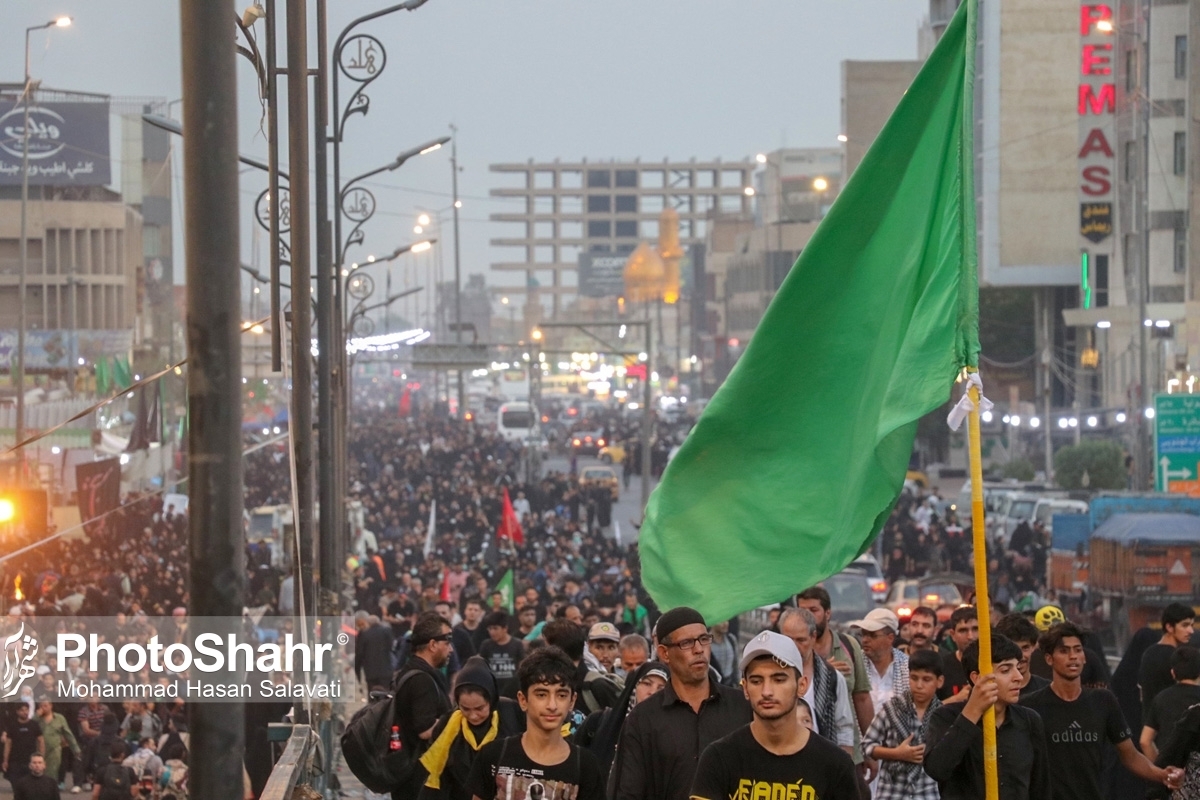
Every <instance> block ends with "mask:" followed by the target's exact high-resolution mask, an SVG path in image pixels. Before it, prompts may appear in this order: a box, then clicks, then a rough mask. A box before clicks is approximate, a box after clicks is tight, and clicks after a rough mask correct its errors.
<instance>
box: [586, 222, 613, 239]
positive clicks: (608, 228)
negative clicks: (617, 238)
mask: <svg viewBox="0 0 1200 800" xmlns="http://www.w3.org/2000/svg"><path fill="white" fill-rule="evenodd" d="M609 236H612V223H611V222H609V221H608V220H606V219H594V220H591V221H589V222H588V237H589V238H592V239H607V238H608V237H609Z"/></svg>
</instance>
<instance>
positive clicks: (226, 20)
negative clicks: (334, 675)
mask: <svg viewBox="0 0 1200 800" xmlns="http://www.w3.org/2000/svg"><path fill="white" fill-rule="evenodd" d="M179 7H180V23H181V24H180V30H181V32H182V33H181V39H182V48H181V51H182V77H183V120H184V123H183V126H184V132H185V135H184V142H183V154H184V155H183V178H184V180H183V186H184V208H185V214H186V216H185V222H186V225H185V231H186V233H185V236H186V255H187V311H188V314H187V342H188V371H187V394H188V408H189V409H190V417H189V419H190V424H189V426H188V479H189V482H188V492H189V494H190V495H191V502H190V504H189V514H190V525H189V528H190V530H191V537H190V541H189V543H188V563H189V567H190V576H191V577H190V583H189V587H188V588H189V593H190V602H189V608H188V610H189V612H190V613H191V614H192V615H193V616H195V617H225V618H232V619H234V620H236V619H240V618H241V615H242V609H243V607H244V605H245V602H246V596H245V595H246V589H245V580H246V578H245V575H246V565H245V561H246V555H245V553H246V541H245V534H244V532H243V529H242V508H243V506H244V498H243V496H242V494H243V493H242V430H241V428H242V424H241V423H242V414H241V409H242V397H241V389H242V381H241V365H242V355H241V330H242V309H241V298H240V294H241V281H240V280H239V264H240V254H239V252H238V248H239V241H240V239H239V237H238V221H237V215H238V161H237V158H238V154H237V75H236V72H235V68H234V59H235V58H236V51H235V49H234V48H235V44H236V42H235V40H234V37H233V35H232V33H233V32H232V31H231V30H230V22H231V19H230V11H231V9H230V7H229V6H227V5H225V4H223V3H204V2H188V0H181V2H180V4H179ZM301 174H302V173H301ZM196 635H197V634H196V631H195V630H194V629H193V631H192V632H191V633H190V634H189V638H192V639H194V637H195V636H196ZM189 644H191V642H189ZM213 678H214V679H216V680H220V679H221V678H225V679H229V678H228V677H227V675H214V676H213ZM241 680H243V681H244V680H245V677H244V674H243V675H242V677H241ZM244 712H245V704H244V703H243V702H242V701H240V700H229V701H226V702H222V703H194V704H189V706H188V722H189V730H190V731H191V741H190V744H189V747H190V749H191V753H192V760H191V763H192V771H191V775H190V776H189V784H190V789H191V791H192V793H193V794H194V795H195V796H196V797H225V798H233V797H241V796H242V761H243V757H244V754H245V745H246V734H245V725H244V720H243V716H244Z"/></svg>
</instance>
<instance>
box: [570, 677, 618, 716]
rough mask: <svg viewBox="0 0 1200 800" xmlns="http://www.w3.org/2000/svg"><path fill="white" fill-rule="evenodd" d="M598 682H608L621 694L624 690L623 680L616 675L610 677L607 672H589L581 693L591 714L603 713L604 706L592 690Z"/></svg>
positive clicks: (584, 703)
mask: <svg viewBox="0 0 1200 800" xmlns="http://www.w3.org/2000/svg"><path fill="white" fill-rule="evenodd" d="M597 681H607V682H609V683H611V684H612V685H613V686H614V687H616V690H617V693H618V694H619V693H620V692H621V690H622V688H623V684H622V683H621V679H620V678H618V677H617V676H616V675H609V674H608V673H607V672H597V671H596V670H588V673H587V675H585V676H584V678H583V689H582V690H581V691H580V692H579V695H580V697H582V698H583V705H584V707H586V708H587V712H588V713H589V714H592V713H595V712H596V711H602V710H603V709H604V706H602V705H600V701H599V700H597V699H596V693H595V692H594V691H593V690H592V686H593V685H594V684H595V683H596V682H597Z"/></svg>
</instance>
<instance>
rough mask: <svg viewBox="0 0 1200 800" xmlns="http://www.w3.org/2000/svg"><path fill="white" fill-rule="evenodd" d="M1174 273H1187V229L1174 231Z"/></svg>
mask: <svg viewBox="0 0 1200 800" xmlns="http://www.w3.org/2000/svg"><path fill="white" fill-rule="evenodd" d="M1175 272H1177V273H1183V272H1187V228H1176V229H1175Z"/></svg>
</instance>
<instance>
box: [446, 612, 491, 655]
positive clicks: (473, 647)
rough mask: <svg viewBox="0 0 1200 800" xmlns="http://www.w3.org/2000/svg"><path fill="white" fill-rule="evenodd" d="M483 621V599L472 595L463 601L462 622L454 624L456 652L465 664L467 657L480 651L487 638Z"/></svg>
mask: <svg viewBox="0 0 1200 800" xmlns="http://www.w3.org/2000/svg"><path fill="white" fill-rule="evenodd" d="M482 622H483V601H482V600H480V599H479V598H477V597H472V598H471V599H470V600H467V601H466V602H465V603H463V618H462V622H460V623H458V624H457V625H455V626H454V631H453V634H454V652H455V653H457V654H458V660H459V661H460V662H461V663H463V664H465V663H467V659H468V658H470V657H471V656H473V655H476V654H478V653H479V646H480V645H481V644H483V641H484V639H486V638H487V628H485V627H484V626H483V624H482Z"/></svg>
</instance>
